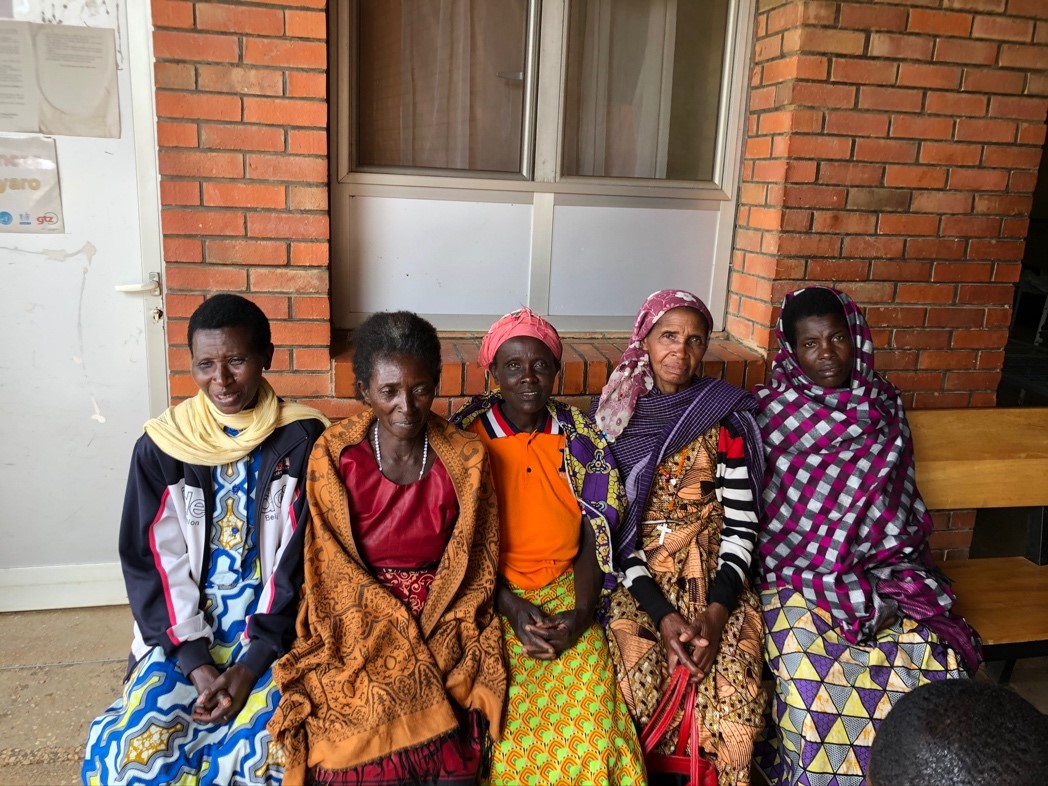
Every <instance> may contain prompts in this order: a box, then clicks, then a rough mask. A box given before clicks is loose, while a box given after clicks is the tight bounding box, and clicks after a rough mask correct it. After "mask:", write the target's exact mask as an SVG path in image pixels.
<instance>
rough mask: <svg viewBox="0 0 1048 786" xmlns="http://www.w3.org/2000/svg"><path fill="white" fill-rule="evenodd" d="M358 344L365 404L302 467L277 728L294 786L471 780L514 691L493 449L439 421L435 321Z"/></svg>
mask: <svg viewBox="0 0 1048 786" xmlns="http://www.w3.org/2000/svg"><path fill="white" fill-rule="evenodd" d="M355 340H356V350H355V352H354V355H353V373H354V375H355V376H356V378H357V388H358V389H359V391H360V395H361V397H362V398H363V399H364V402H365V403H366V404H368V405H369V406H368V408H367V409H365V410H364V411H363V412H361V413H360V414H359V415H356V416H355V417H350V418H348V419H346V420H344V421H342V422H340V423H336V424H335V425H333V426H332V427H331V428H329V429H328V430H327V431H325V432H324V434H323V436H321V438H320V439H319V441H318V442H317V445H316V448H315V450H314V451H313V455H312V457H311V458H310V461H309V477H308V480H307V483H306V496H307V497H308V499H309V508H310V513H311V518H310V522H309V528H308V529H307V531H306V547H305V548H306V560H305V584H304V595H303V598H304V599H303V603H302V606H301V608H300V610H299V616H298V622H297V626H296V628H297V633H298V639H297V640H296V641H295V643H294V645H293V646H292V648H291V651H290V653H289V654H288V655H286V656H285V657H284V658H283V659H281V660H280V661H279V662H278V663H277V665H276V666H275V667H274V676H275V677H276V680H277V684H278V685H279V686H280V689H281V693H282V696H281V700H280V706H279V707H278V709H277V712H276V714H275V715H274V716H273V720H272V721H271V722H270V724H269V728H270V730H271V731H272V733H273V736H274V738H276V740H277V741H278V742H280V743H281V744H282V745H283V747H284V751H285V755H286V757H287V773H286V777H285V782H286V783H289V784H290V783H303V782H304V781H307V780H308V781H309V782H311V783H323V784H360V785H363V786H381V784H399V783H427V784H430V783H439V784H472V783H474V782H475V781H476V777H477V771H478V767H479V764H480V760H481V754H482V751H483V748H484V741H485V734H486V732H487V731H488V729H489V728H490V732H491V734H492V736H494V737H497V736H498V733H499V728H500V719H501V715H502V704H503V700H504V697H505V692H506V671H505V666H504V665H503V660H502V649H501V646H500V634H499V627H498V620H497V619H496V618H495V614H494V610H493V608H492V603H493V600H492V598H493V595H494V592H495V572H496V569H497V566H498V548H499V542H498V507H497V505H496V502H495V493H494V490H493V488H492V485H491V475H490V470H489V469H488V458H487V451H485V450H484V445H483V444H482V442H481V441H480V440H479V439H477V437H475V436H474V435H472V434H467V433H465V432H463V431H460V430H459V429H457V428H455V427H454V426H452V425H450V424H449V423H448V422H447V421H446V420H444V419H443V418H441V417H438V416H437V415H434V414H432V413H431V412H430V408H431V407H432V405H433V397H434V395H435V393H436V390H437V385H438V383H439V381H440V341H439V340H438V339H437V333H436V331H435V330H434V329H433V326H432V325H431V324H429V322H427V321H426V320H424V319H422V318H421V317H419V316H417V315H415V314H412V313H409V312H406V311H400V312H396V313H379V314H375V315H374V316H372V317H370V318H369V319H367V320H366V321H365V322H364V323H363V324H362V325H361V326H360V327H359V328H358V329H357V331H356V334H355Z"/></svg>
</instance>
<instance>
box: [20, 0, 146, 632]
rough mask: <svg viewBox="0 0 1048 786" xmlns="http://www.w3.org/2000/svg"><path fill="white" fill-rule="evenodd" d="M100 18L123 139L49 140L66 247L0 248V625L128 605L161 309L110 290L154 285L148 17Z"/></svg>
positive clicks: (124, 8)
mask: <svg viewBox="0 0 1048 786" xmlns="http://www.w3.org/2000/svg"><path fill="white" fill-rule="evenodd" d="M67 5H77V3H75V2H74V3H71V4H67ZM81 5H83V4H81ZM109 7H110V8H111V9H112V10H113V13H116V14H118V16H117V17H115V18H112V19H110V20H108V21H107V20H94V21H98V22H99V23H100V24H105V25H106V26H111V27H114V28H115V29H116V30H117V31H118V36H120V38H119V39H118V43H117V48H118V62H119V67H120V70H119V93H120V123H121V135H120V138H119V139H99V138H86V137H69V136H62V137H57V152H58V166H59V176H60V178H61V188H62V203H63V210H64V213H65V229H66V232H65V234H61V235H19V234H0V446H2V450H3V458H2V459H0V465H2V466H0V500H3V502H2V503H0V538H2V541H3V545H2V547H0V611H10V610H16V609H43V608H61V607H68V606H91V605H100V604H110V603H122V602H124V601H125V600H126V596H125V594H124V588H123V581H122V578H121V575H120V568H119V562H118V557H117V532H118V527H119V520H120V509H121V503H122V499H123V494H124V486H125V483H126V479H127V468H128V465H129V458H130V454H131V448H132V445H133V444H134V441H135V440H136V439H137V438H138V436H139V434H141V433H142V423H143V422H144V421H145V420H146V419H147V418H148V417H149V416H151V415H154V414H157V413H158V412H159V411H160V410H161V409H162V408H163V407H164V406H165V404H166V401H167V384H166V351H165V341H164V328H163V322H162V321H160V322H156V321H154V319H153V314H152V312H153V310H154V309H162V307H163V301H162V298H161V297H160V296H158V295H153V294H150V293H146V294H129V293H126V292H119V291H117V290H116V289H115V287H116V286H118V285H122V284H123V285H126V284H129V283H138V282H141V281H145V280H148V278H149V275H150V273H156V274H159V273H160V272H161V270H162V256H161V236H160V213H159V188H158V174H157V165H156V131H155V119H154V109H153V105H154V98H153V97H154V90H153V77H152V47H151V28H150V18H149V3H146V2H134V3H117V4H112V5H111V6H109ZM82 19H83V17H82ZM73 21H74V23H76V21H75V20H73ZM86 21H89V22H90V21H92V20H90V19H87V20H86ZM161 313H162V312H161Z"/></svg>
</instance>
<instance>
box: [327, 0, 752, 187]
mask: <svg viewBox="0 0 1048 786" xmlns="http://www.w3.org/2000/svg"><path fill="white" fill-rule="evenodd" d="M697 1H698V0H681V2H697ZM528 2H529V7H528V20H527V31H528V39H529V41H528V46H527V51H526V60H525V68H524V95H525V102H524V112H523V116H522V121H521V127H522V129H523V132H522V141H521V155H522V158H521V162H522V163H521V171H519V172H517V173H509V172H485V171H481V170H456V169H432V168H427V167H368V166H365V167H355V166H354V163H353V162H354V160H355V158H356V150H355V145H356V138H355V137H356V134H355V125H354V115H353V112H354V108H355V106H356V83H355V82H356V70H355V69H354V67H353V63H354V62H355V59H356V37H355V36H354V35H353V32H352V29H351V24H352V23H353V20H355V19H356V16H357V7H358V0H341V2H336V3H334V4H333V5H332V20H331V29H332V32H333V36H332V42H333V51H334V53H335V54H334V57H333V58H332V59H333V61H334V62H333V66H334V68H333V69H332V72H333V73H332V76H333V79H332V88H333V89H332V96H333V99H334V104H335V111H334V112H333V113H332V114H333V121H334V122H333V126H334V127H333V129H332V130H333V131H334V134H333V136H334V142H335V145H334V147H335V155H333V156H332V159H333V164H334V171H333V173H332V174H333V175H334V180H335V181H336V182H337V183H338V184H340V185H344V186H349V187H350V188H352V187H354V186H387V185H388V186H399V187H402V188H403V187H406V188H418V189H426V190H428V189H469V190H473V191H505V192H513V193H519V192H543V193H554V194H590V195H595V196H618V197H636V198H639V199H649V198H651V197H660V198H669V199H690V200H709V199H730V198H731V195H733V194H734V191H735V187H736V183H737V179H738V166H737V160H736V159H737V158H738V156H733V155H732V148H733V147H734V145H733V144H731V141H732V136H733V135H737V134H739V133H741V131H742V122H741V120H742V118H741V115H742V111H741V108H742V104H743V102H744V99H745V96H746V94H747V90H748V85H747V84H746V81H747V80H745V78H744V76H745V74H746V73H748V70H749V69H748V65H749V52H750V49H751V46H752V39H751V36H750V35H749V32H750V30H751V29H752V18H753V12H754V10H755V6H756V0H729V8H728V14H727V23H726V25H725V46H724V68H723V70H722V73H721V88H720V97H721V100H720V102H719V105H718V108H717V132H716V137H717V139H716V145H715V152H714V158H713V179H712V180H710V181H700V180H667V179H659V178H615V177H601V176H574V175H569V176H564V175H561V174H560V172H561V152H562V138H561V137H562V126H563V116H562V115H563V102H564V92H565V80H566V60H567V49H566V47H565V45H564V41H565V38H566V35H567V27H568V19H569V4H570V2H571V0H528ZM743 36H744V37H743ZM341 42H348V45H347V46H341V45H340V44H341ZM536 58H537V59H538V66H537V68H535V67H533V65H534V63H535V60H536ZM368 190H370V189H368ZM420 196H424V195H420Z"/></svg>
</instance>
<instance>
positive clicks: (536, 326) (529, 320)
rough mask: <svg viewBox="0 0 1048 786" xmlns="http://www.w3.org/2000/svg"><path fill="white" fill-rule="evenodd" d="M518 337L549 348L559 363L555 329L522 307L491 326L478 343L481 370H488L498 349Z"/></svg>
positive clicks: (558, 345)
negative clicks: (537, 341) (537, 342)
mask: <svg viewBox="0 0 1048 786" xmlns="http://www.w3.org/2000/svg"><path fill="white" fill-rule="evenodd" d="M519 336H529V337H531V338H537V339H538V340H539V341H541V342H542V343H543V344H545V345H546V346H547V347H549V351H550V352H552V353H553V357H555V358H556V359H557V362H558V363H559V362H560V356H561V352H562V349H561V344H560V334H559V333H557V329H556V328H555V327H553V325H551V324H550V323H549V322H547V321H546V320H545V319H543V318H542V317H540V316H539V315H538V314H536V313H535V312H534V311H532V310H531V309H530V308H528V307H527V306H524V307H522V308H519V309H517V310H516V311H511V312H509V313H508V314H506V316H504V317H502V319H500V320H499V321H498V322H496V323H495V324H494V325H492V326H491V329H490V330H489V331H488V333H487V335H486V336H484V339H483V340H482V341H481V342H480V357H479V358H478V359H479V361H480V365H481V366H482V367H483V368H490V367H491V364H492V363H494V362H495V353H496V352H498V351H499V347H501V346H502V345H503V344H505V343H506V342H507V341H509V340H510V339H511V338H518V337H519Z"/></svg>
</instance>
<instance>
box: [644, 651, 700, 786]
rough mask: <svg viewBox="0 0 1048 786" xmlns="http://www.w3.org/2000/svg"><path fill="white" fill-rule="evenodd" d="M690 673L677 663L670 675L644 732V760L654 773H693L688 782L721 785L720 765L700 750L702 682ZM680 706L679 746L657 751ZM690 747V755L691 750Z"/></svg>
mask: <svg viewBox="0 0 1048 786" xmlns="http://www.w3.org/2000/svg"><path fill="white" fill-rule="evenodd" d="M690 676H691V675H690V674H689V673H688V670H687V669H686V668H685V667H684V666H677V668H676V669H675V670H674V672H673V674H671V675H670V681H669V684H668V685H667V686H666V692H665V693H663V694H662V699H661V700H660V701H659V706H658V707H656V708H655V712H654V713H652V716H651V720H649V721H648V725H647V726H645V727H644V731H643V732H641V735H640V743H641V746H642V747H643V748H644V763H645V765H646V766H647V768H648V772H650V773H670V774H673V775H687V776H689V777H690V780H689V781H688V786H717V770H716V768H715V767H714V766H713V764H712V763H711V762H710V761H709V759H704V758H702V756H701V755H700V753H699V726H698V724H697V723H695V699H696V697H697V696H698V693H699V686H698V685H697V684H695V683H693V682H689V681H688V678H689V677H690ZM678 709H683V710H684V716H683V717H682V718H681V723H680V732H679V733H678V734H677V750H676V751H675V752H674V753H654V752H653V751H654V750H655V746H656V745H658V744H659V741H660V740H662V738H663V737H664V736H666V732H667V731H669V729H670V724H672V723H673V718H674V716H675V715H676V714H677V710H678ZM689 743H690V744H689ZM689 747H690V748H691V754H690V755H689V754H688V753H687V750H688V748H689Z"/></svg>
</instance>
